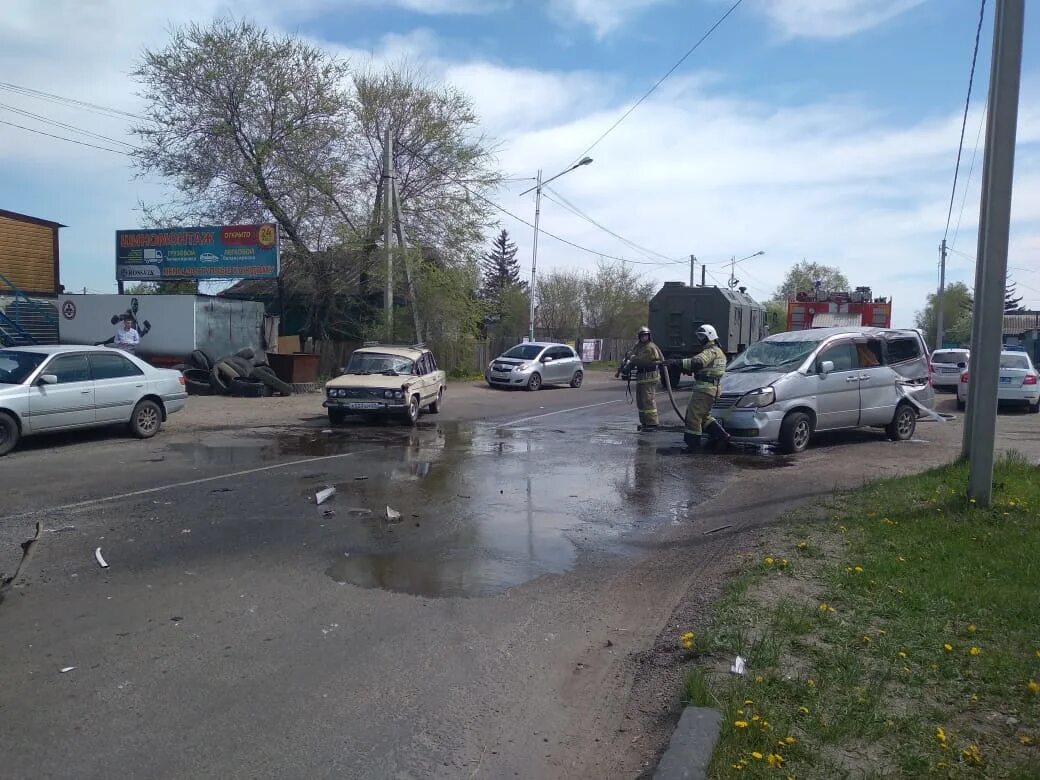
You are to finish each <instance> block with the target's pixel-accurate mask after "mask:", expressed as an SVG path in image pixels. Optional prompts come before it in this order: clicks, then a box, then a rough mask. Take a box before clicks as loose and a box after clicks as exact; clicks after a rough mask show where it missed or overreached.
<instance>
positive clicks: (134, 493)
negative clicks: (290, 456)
mask: <svg viewBox="0 0 1040 780" xmlns="http://www.w3.org/2000/svg"><path fill="white" fill-rule="evenodd" d="M382 451H383V450H381V449H370V450H358V451H357V452H341V453H339V454H338V455H318V456H315V457H313V458H303V459H301V460H291V461H288V462H286V463H272V464H271V465H270V466H258V467H257V468H255V469H245V470H244V471H233V472H231V473H229V474H217V475H216V476H213V477H200V478H199V479H189V480H188V481H186V482H174V483H172V484H169V485H160V486H159V487H153V488H145V489H144V490H133V491H131V492H129V493H119V494H117V495H114V496H103V497H101V498H88V499H87V500H85V501H77V502H75V503H73V504H64V505H62V506H51V507H45V508H43V509H33V510H32V511H29V512H19V513H18V514H16V515H5V516H4V517H3V519H4V520H17V519H18V518H22V517H31V516H32V515H38V514H40V513H42V512H64V511H67V510H69V509H82V508H83V507H86V506H92V505H94V504H107V503H110V502H112V501H120V500H122V499H124V498H137V497H138V496H147V495H149V494H151V493H161V492H162V491H164V490H175V489H177V488H183V487H191V486H192V485H203V484H205V483H207V482H216V481H217V480H220V479H231V478H233V477H246V476H249V475H250V474H260V473H262V472H264V471H274V470H275V469H286V468H290V467H292V466H305V465H307V464H308V463H319V462H321V461H326V460H336V459H338V458H353V457H355V456H357V455H368V454H369V453H373V452H382Z"/></svg>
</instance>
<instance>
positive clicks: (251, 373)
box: [181, 347, 293, 398]
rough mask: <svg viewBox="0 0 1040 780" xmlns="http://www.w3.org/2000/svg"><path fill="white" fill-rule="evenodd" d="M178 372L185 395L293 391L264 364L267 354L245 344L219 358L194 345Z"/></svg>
mask: <svg viewBox="0 0 1040 780" xmlns="http://www.w3.org/2000/svg"><path fill="white" fill-rule="evenodd" d="M181 372H182V373H183V374H184V384H185V386H186V387H187V390H188V394H189V395H234V396H240V397H243V398H262V397H264V396H269V395H271V394H272V393H278V394H279V395H292V392H293V387H292V385H291V384H289V383H288V382H283V381H282V380H281V379H279V378H278V376H277V375H276V374H275V373H274V371H273V370H272V369H271V367H270V366H269V365H268V364H267V355H266V354H265V353H263V352H258V353H257V352H254V351H253V350H252V349H250V348H249V347H246V348H245V349H240V350H239V351H238V352H236V353H235V354H234V355H226V356H224V357H222V358H220V359H219V360H214V359H213V356H212V355H210V354H209V353H208V352H207V351H206V350H204V349H196V350H195V351H194V352H192V353H191V358H190V363H189V364H186V365H185V366H184V368H182V369H181Z"/></svg>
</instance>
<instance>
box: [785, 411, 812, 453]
mask: <svg viewBox="0 0 1040 780" xmlns="http://www.w3.org/2000/svg"><path fill="white" fill-rule="evenodd" d="M812 431H813V426H812V418H811V417H809V415H807V414H806V413H805V412H792V413H791V414H789V415H787V417H785V418H784V421H783V423H782V424H781V425H780V449H781V450H782V451H783V452H787V453H794V452H804V451H805V448H806V447H808V446H809V439H811V438H812Z"/></svg>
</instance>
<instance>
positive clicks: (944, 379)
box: [928, 349, 971, 390]
mask: <svg viewBox="0 0 1040 780" xmlns="http://www.w3.org/2000/svg"><path fill="white" fill-rule="evenodd" d="M970 359H971V351H970V350H967V349H937V350H935V352H933V353H932V357H931V359H930V360H929V361H928V372H929V374H931V377H932V387H934V388H936V389H939V388H940V387H944V388H946V389H947V390H956V389H957V385H958V384H960V381H961V373H962V372H963V371H964V369H966V368H967V367H968V361H969V360H970Z"/></svg>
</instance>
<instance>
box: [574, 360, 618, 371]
mask: <svg viewBox="0 0 1040 780" xmlns="http://www.w3.org/2000/svg"><path fill="white" fill-rule="evenodd" d="M582 365H584V366H585V370H586V371H610V372H612V373H613V372H614V371H617V368H618V363H617V361H616V360H615V361H610V360H590V361H588V362H587V363H583V364H582Z"/></svg>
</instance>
